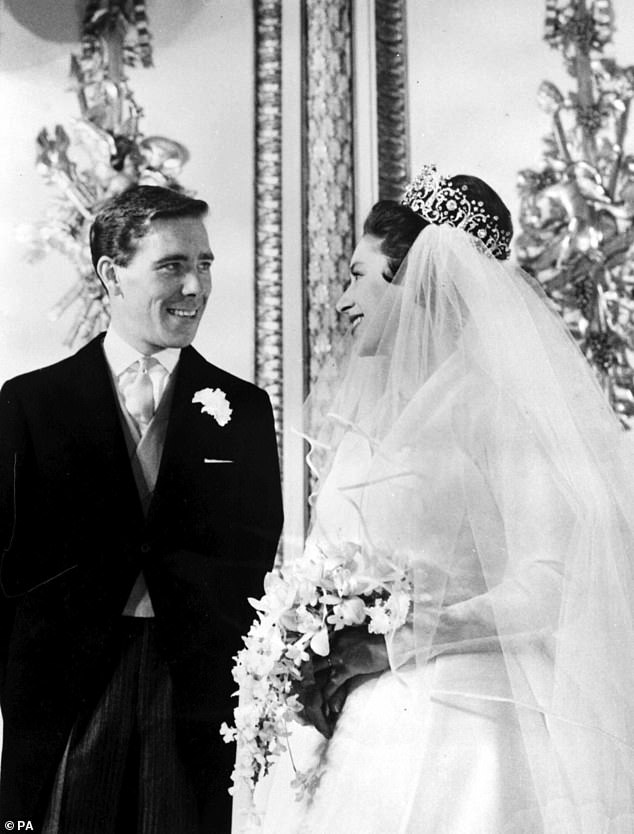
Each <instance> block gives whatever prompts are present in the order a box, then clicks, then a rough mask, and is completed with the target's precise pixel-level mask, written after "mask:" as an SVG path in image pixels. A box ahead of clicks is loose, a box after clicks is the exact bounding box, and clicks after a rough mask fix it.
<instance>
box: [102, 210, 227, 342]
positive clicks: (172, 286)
mask: <svg viewBox="0 0 634 834" xmlns="http://www.w3.org/2000/svg"><path fill="white" fill-rule="evenodd" d="M212 261H213V254H212V252H211V248H210V246H209V238H208V237H207V232H206V230H205V227H204V225H203V223H202V220H200V218H198V217H172V218H169V217H166V218H157V219H156V220H153V221H152V223H151V224H150V229H149V231H148V233H147V234H146V235H145V237H143V238H142V239H141V240H140V241H139V242H138V244H137V250H136V252H135V253H134V255H133V256H132V260H131V261H130V263H129V264H128V265H127V266H117V265H116V264H113V263H112V261H111V260H110V259H109V258H102V259H101V261H100V263H99V265H98V269H99V266H101V269H100V274H101V275H102V277H103V278H104V280H105V282H106V284H107V286H108V290H109V294H110V307H111V313H112V327H113V328H114V330H116V331H117V333H118V334H119V335H120V336H121V337H122V338H124V339H125V340H126V341H127V342H128V343H129V344H130V345H132V347H134V348H136V350H138V351H139V352H141V353H143V354H146V355H149V354H151V353H156V352H157V351H159V350H162V349H163V348H167V347H175V348H181V347H186V346H187V345H189V344H190V343H191V341H192V340H193V338H194V336H195V335H196V331H197V330H198V325H199V324H200V320H201V318H202V315H203V312H204V310H205V306H206V304H207V300H208V298H209V295H210V293H211V263H212Z"/></svg>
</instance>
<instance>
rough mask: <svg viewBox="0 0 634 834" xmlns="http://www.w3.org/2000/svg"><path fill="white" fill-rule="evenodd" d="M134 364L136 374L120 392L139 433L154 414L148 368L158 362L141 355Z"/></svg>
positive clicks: (152, 393)
mask: <svg viewBox="0 0 634 834" xmlns="http://www.w3.org/2000/svg"><path fill="white" fill-rule="evenodd" d="M135 365H136V375H135V376H134V377H132V379H131V380H130V382H129V383H128V384H127V385H126V386H125V387H124V388H123V390H122V392H121V393H122V394H123V401H124V403H125V407H126V409H127V411H128V414H129V415H130V416H131V417H132V418H133V419H134V420H135V421H136V423H137V425H138V426H139V429H140V430H141V433H143V432H144V431H145V430H146V429H147V427H148V425H149V423H150V421H151V419H152V417H153V416H154V411H155V407H156V406H155V402H154V386H153V385H152V380H151V378H150V368H152V367H154V366H155V365H159V366H160V362H158V360H156V359H154V358H152V357H151V356H143V357H142V358H141V359H140V360H139V361H138V362H136V363H135ZM132 367H133V368H134V367H135V366H134V365H133V366H132ZM161 367H162V366H161Z"/></svg>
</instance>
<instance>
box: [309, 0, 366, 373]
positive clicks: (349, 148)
mask: <svg viewBox="0 0 634 834" xmlns="http://www.w3.org/2000/svg"><path fill="white" fill-rule="evenodd" d="M351 5H352V4H351V0H306V2H305V6H304V9H305V43H304V50H305V51H304V66H305V101H306V113H305V137H304V149H305V150H304V157H305V186H304V188H305V192H304V193H305V200H306V208H305V229H306V233H305V258H304V260H305V270H304V271H305V278H304V280H305V314H306V323H305V334H306V361H307V366H306V384H307V386H310V385H311V384H312V383H313V382H314V381H315V379H316V377H317V375H318V374H319V372H320V371H321V369H322V368H323V367H324V363H325V360H326V359H327V358H328V357H329V356H331V355H332V352H333V351H334V350H336V349H337V346H338V345H340V344H341V343H342V339H341V338H339V336H340V335H341V334H342V333H343V330H344V329H345V323H344V322H341V321H339V316H338V315H337V313H336V310H335V303H336V300H337V298H338V297H339V295H340V294H341V292H342V290H343V288H344V286H345V285H346V283H347V280H348V263H349V258H350V254H351V252H352V249H353V244H354V168H353V101H352V8H351Z"/></svg>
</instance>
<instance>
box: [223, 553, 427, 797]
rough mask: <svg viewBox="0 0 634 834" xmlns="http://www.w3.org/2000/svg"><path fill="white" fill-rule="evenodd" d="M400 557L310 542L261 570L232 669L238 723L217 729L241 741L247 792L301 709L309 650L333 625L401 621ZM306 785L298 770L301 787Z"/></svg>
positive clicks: (405, 604)
mask: <svg viewBox="0 0 634 834" xmlns="http://www.w3.org/2000/svg"><path fill="white" fill-rule="evenodd" d="M399 562H400V564H399ZM402 564H404V562H403V560H401V559H393V558H392V559H390V557H389V554H387V553H378V554H377V552H376V551H374V552H370V553H368V552H366V551H364V550H363V549H362V548H361V546H360V545H359V544H357V543H356V542H344V543H343V544H341V545H340V546H339V547H337V548H327V549H321V548H319V547H317V546H316V545H314V544H309V545H308V546H307V548H306V550H305V552H304V554H303V555H302V557H300V558H299V559H297V560H296V561H295V562H293V563H292V564H291V565H289V566H287V567H285V568H283V569H282V570H279V571H272V572H270V573H268V574H267V575H266V577H265V580H264V595H263V596H262V598H261V599H259V600H256V599H250V600H249V602H250V603H251V605H252V606H253V607H254V608H255V609H256V611H257V612H258V617H257V619H256V620H255V621H254V622H253V624H252V625H251V628H250V629H249V632H248V634H247V635H246V637H245V638H244V648H243V649H242V651H240V652H239V654H238V656H237V657H236V663H235V666H234V669H233V677H234V679H235V681H236V682H237V684H238V686H239V695H240V701H239V706H238V707H236V709H235V710H234V720H235V727H234V728H231V727H227V726H226V725H224V726H223V728H222V730H221V733H222V736H223V738H224V739H225V741H227V742H230V741H234V740H237V741H238V742H239V744H238V757H237V760H236V767H235V769H234V773H233V781H234V783H235V784H237V783H238V782H239V781H241V782H244V783H245V784H246V786H247V787H248V789H249V791H250V792H251V796H252V795H253V791H254V790H255V786H256V784H257V782H258V781H259V780H260V778H262V777H263V776H264V775H266V773H267V772H268V771H269V769H270V767H271V765H272V763H273V762H274V761H275V759H276V757H277V756H279V754H280V752H281V751H283V750H284V749H285V746H284V739H285V738H286V737H287V736H288V729H287V722H288V721H289V720H291V719H293V718H294V717H295V716H296V715H297V713H298V712H301V710H302V709H303V707H302V705H301V703H300V702H299V700H298V696H297V695H296V694H295V693H294V691H293V690H294V685H295V684H296V683H297V681H299V680H300V679H301V666H302V664H303V663H305V662H306V661H308V660H309V659H310V657H311V652H312V654H313V655H319V656H321V657H327V656H328V654H329V652H330V636H331V634H332V632H333V631H338V630H340V629H342V628H344V627H346V626H362V625H364V624H365V625H366V626H367V628H368V631H370V632H372V633H377V634H388V633H389V632H391V631H394V630H395V629H397V628H399V627H400V626H402V625H403V624H404V623H405V622H406V619H407V616H408V613H409V610H410V607H411V593H412V588H411V582H410V578H409V574H408V570H407V569H406V568H405V567H401V565H402ZM300 783H301V784H300ZM309 784H310V778H309V777H306V778H303V777H302V775H301V774H298V787H302V786H303V788H304V789H305V788H306V786H307V785H309Z"/></svg>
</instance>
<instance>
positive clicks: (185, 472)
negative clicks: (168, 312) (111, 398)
mask: <svg viewBox="0 0 634 834" xmlns="http://www.w3.org/2000/svg"><path fill="white" fill-rule="evenodd" d="M175 373H176V379H175V381H174V394H173V399H172V407H171V413H170V417H169V423H168V426H167V432H166V436H165V446H164V448H163V455H162V458H161V464H160V468H159V474H158V478H157V481H156V486H155V489H154V497H153V500H152V503H151V505H150V517H152V516H153V515H154V514H155V512H156V508H157V505H158V504H159V502H160V501H161V498H166V499H167V500H169V497H170V495H171V494H173V490H174V488H175V484H176V482H177V481H175V475H176V473H177V472H178V473H180V478H181V479H182V478H183V477H185V478H186V479H187V480H188V481H189V483H190V486H194V487H195V483H196V479H197V478H198V477H199V476H200V475H199V473H200V471H201V469H202V466H203V459H204V457H210V458H212V457H216V458H223V457H225V456H227V455H229V454H230V451H229V449H230V447H231V440H230V438H231V429H229V428H228V427H224V428H223V427H220V426H219V425H218V424H217V423H216V421H215V420H214V419H213V418H211V417H209V416H208V415H204V414H202V413H201V408H200V405H197V404H194V403H193V402H192V400H193V397H194V394H195V393H196V391H199V390H200V389H201V388H214V387H218V386H221V384H222V383H221V381H220V375H221V373H222V372H221V371H219V370H218V369H216V368H214V366H213V365H211V364H209V363H208V362H207V361H206V360H205V359H203V357H202V356H201V355H200V354H199V353H198V352H197V351H196V350H194V348H192V347H187V348H183V351H182V353H181V356H180V359H179V363H178V365H177V368H176V371H175ZM179 482H180V483H182V480H180V481H179Z"/></svg>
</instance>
